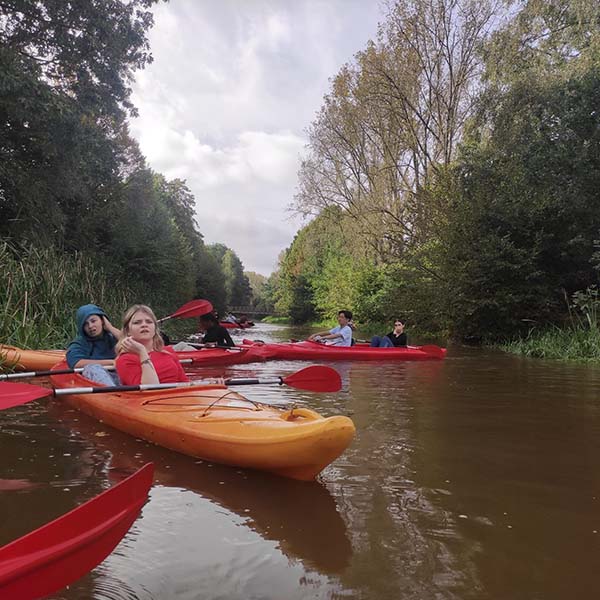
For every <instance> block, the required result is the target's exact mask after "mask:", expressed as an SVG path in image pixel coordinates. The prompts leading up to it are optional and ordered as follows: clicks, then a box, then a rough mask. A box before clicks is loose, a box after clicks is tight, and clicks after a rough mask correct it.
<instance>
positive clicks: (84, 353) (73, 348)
mask: <svg viewBox="0 0 600 600" xmlns="http://www.w3.org/2000/svg"><path fill="white" fill-rule="evenodd" d="M92 315H99V316H101V317H106V316H107V315H106V313H105V312H104V311H103V310H102V309H101V308H100V307H99V306H96V305H95V304H85V305H83V306H80V307H79V308H78V309H77V314H76V316H75V318H76V322H77V333H78V335H77V337H76V338H75V339H74V340H73V341H72V342H71V343H70V344H69V346H68V348H67V363H68V364H69V367H70V368H71V369H72V368H74V367H75V365H76V364H77V363H78V362H79V361H80V360H82V359H86V360H94V359H96V360H109V359H113V358H115V346H116V345H117V339H116V338H115V336H114V335H113V334H112V333H110V332H109V331H104V332H103V333H102V335H101V336H99V337H97V338H91V337H88V336H87V335H86V334H85V331H84V330H83V326H84V325H85V322H86V320H87V319H88V317H91V316H92Z"/></svg>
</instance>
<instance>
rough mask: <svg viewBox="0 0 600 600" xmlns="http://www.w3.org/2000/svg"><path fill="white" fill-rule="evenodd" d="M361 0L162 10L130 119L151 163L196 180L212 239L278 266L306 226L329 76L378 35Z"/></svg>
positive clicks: (372, 11)
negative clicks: (310, 169)
mask: <svg viewBox="0 0 600 600" xmlns="http://www.w3.org/2000/svg"><path fill="white" fill-rule="evenodd" d="M378 16H379V12H378V10H377V6H376V5H375V4H374V3H371V2H363V1H362V0H328V1H325V0H321V1H319V0H298V1H295V2H293V3H292V2H279V3H273V2H272V1H270V0H246V1H245V2H243V3H242V2H238V1H237V0H222V1H221V2H220V3H219V4H217V3H215V2H212V1H209V0H178V1H177V2H171V3H168V4H162V3H161V4H159V5H157V7H156V8H155V27H154V28H153V30H152V31H151V32H150V45H151V48H152V53H153V55H154V59H155V60H154V62H153V63H152V64H151V65H149V66H148V67H147V68H146V70H144V71H141V72H139V73H138V74H137V75H136V80H135V84H134V94H133V101H134V104H135V105H136V106H137V108H138V110H139V118H137V119H134V120H133V121H132V123H131V131H132V134H133V136H134V137H135V138H136V139H137V140H138V141H139V143H140V147H141V149H142V152H143V153H144V155H145V156H146V157H147V159H148V162H149V164H150V166H151V167H152V168H153V169H155V170H156V171H159V172H161V173H163V174H164V175H165V176H166V177H167V178H169V179H172V178H175V177H179V178H182V179H186V180H187V182H188V185H189V187H190V189H191V190H192V192H193V193H194V195H195V196H196V201H197V210H198V222H199V227H200V230H201V232H202V233H203V235H204V236H205V239H206V241H207V242H208V243H214V242H221V243H224V244H226V245H227V246H229V247H231V248H232V249H233V250H234V251H235V252H236V253H237V254H238V256H239V257H240V259H241V260H242V262H243V263H244V266H245V267H246V269H248V270H253V271H258V272H261V273H264V274H269V273H270V272H271V270H272V269H273V268H275V266H276V261H277V256H278V254H279V253H280V252H281V250H283V249H284V248H285V247H286V246H288V245H289V244H290V242H291V240H292V238H293V236H294V234H295V232H296V231H297V229H298V227H300V226H301V223H300V221H299V220H298V219H295V218H290V215H289V213H288V212H287V207H288V206H289V204H290V202H291V201H292V198H293V194H294V190H295V187H296V174H297V170H298V167H299V161H300V156H301V155H302V153H303V151H304V147H305V145H306V139H305V135H304V131H305V129H306V128H307V127H308V126H309V124H310V122H311V120H312V119H313V118H314V115H315V113H316V112H317V111H318V109H319V107H320V105H321V102H322V97H323V94H324V93H325V92H326V91H327V90H328V85H329V84H328V79H329V78H331V77H333V76H334V75H335V74H336V72H337V71H338V70H339V68H340V66H341V65H342V64H343V63H344V62H346V61H348V60H350V59H351V58H352V55H353V54H354V53H355V52H356V51H358V50H360V49H362V48H364V47H365V45H366V42H367V40H368V39H369V38H372V37H374V35H375V31H376V24H377V20H378Z"/></svg>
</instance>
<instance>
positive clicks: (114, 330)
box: [102, 316, 123, 339]
mask: <svg viewBox="0 0 600 600" xmlns="http://www.w3.org/2000/svg"><path fill="white" fill-rule="evenodd" d="M102 328H103V329H104V331H108V332H109V333H112V334H113V335H114V336H115V337H116V338H117V339H119V338H120V337H121V336H122V335H123V332H122V331H121V330H120V329H117V328H116V327H115V326H114V325H113V324H112V323H111V322H110V321H109V320H108V317H105V316H103V317H102Z"/></svg>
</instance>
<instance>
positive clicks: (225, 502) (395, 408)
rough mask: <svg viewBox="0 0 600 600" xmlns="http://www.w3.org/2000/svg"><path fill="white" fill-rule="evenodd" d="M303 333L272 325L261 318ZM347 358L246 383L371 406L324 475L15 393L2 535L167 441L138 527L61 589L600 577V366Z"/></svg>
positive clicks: (251, 589)
mask: <svg viewBox="0 0 600 600" xmlns="http://www.w3.org/2000/svg"><path fill="white" fill-rule="evenodd" d="M303 333H306V332H302V331H298V330H294V331H292V330H286V329H282V328H277V327H273V326H263V325H261V326H259V327H258V328H257V329H256V330H252V331H251V332H246V337H260V338H262V339H286V338H288V337H290V335H292V337H301V336H302V334H303ZM306 364H307V363H299V362H285V363H275V362H273V363H265V364H258V365H243V366H239V367H230V368H228V369H227V370H226V371H225V373H226V374H227V375H228V376H233V375H240V374H247V373H249V372H253V373H261V374H275V373H278V374H287V373H290V372H293V371H295V370H297V369H298V368H301V367H303V366H306ZM331 364H332V366H334V367H335V368H337V369H338V370H339V371H340V373H341V374H342V378H343V381H344V388H343V390H342V391H341V392H340V393H337V394H312V393H309V392H301V391H298V390H294V389H291V388H279V387H268V388H265V387H263V388H259V387H247V388H244V394H245V395H247V396H248V397H250V398H253V399H262V400H265V401H267V402H273V403H275V402H282V403H285V402H288V401H294V402H297V403H298V404H304V405H306V406H310V407H312V408H315V409H316V410H318V411H319V412H321V413H322V414H325V415H332V414H347V415H350V416H351V417H352V419H353V420H354V423H355V425H356V428H357V437H356V439H355V441H354V443H353V444H352V446H351V447H350V448H349V450H348V451H347V452H346V453H345V454H344V455H343V456H342V457H341V458H340V459H338V460H337V461H336V462H335V463H333V464H332V465H331V466H330V467H328V468H327V469H326V470H325V471H324V472H323V473H322V475H321V478H320V480H319V481H317V482H314V483H301V482H296V481H291V480H287V479H283V478H277V477H274V476H268V475H265V474H261V473H256V472H250V471H243V470H241V469H233V468H227V467H221V466H218V465H210V464H206V463H203V462H199V461H195V460H194V459H191V458H187V457H184V456H179V455H177V454H175V453H172V452H169V451H167V450H163V449H161V448H157V447H154V446H151V445H149V444H147V443H146V442H143V441H139V440H135V439H134V438H132V437H129V436H127V435H125V434H121V433H119V432H117V431H114V430H112V429H109V428H107V427H105V426H103V425H102V424H100V423H98V422H96V421H94V420H92V419H90V418H88V417H86V416H85V415H82V414H80V413H77V412H76V411H73V410H71V409H69V408H68V407H64V406H62V405H61V404H60V403H59V402H50V403H48V402H45V401H42V402H38V403H32V404H29V405H26V406H23V407H19V408H15V409H11V410H8V411H3V412H1V413H0V444H1V446H0V448H1V454H0V457H1V458H0V488H1V489H2V491H0V544H4V543H7V542H8V541H10V540H12V539H14V538H16V537H19V536H20V535H23V534H24V533H26V532H28V531H30V530H31V529H34V528H35V527H37V526H39V525H41V524H43V523H45V522H47V521H49V520H51V519H53V518H55V517H57V516H58V515H60V514H62V513H64V512H66V511H67V510H69V509H71V508H73V507H74V506H76V505H78V504H80V503H81V502H83V501H84V500H86V499H88V498H91V497H93V496H95V495H97V494H98V493H99V492H100V491H101V490H102V489H105V488H106V487H108V486H109V485H111V484H113V483H115V482H116V481H118V480H119V479H120V478H122V477H124V476H125V475H127V474H129V473H131V472H132V471H133V470H134V469H136V468H137V467H138V466H140V465H142V464H143V463H145V462H147V461H153V462H154V463H155V468H156V478H155V479H156V481H155V485H154V486H153V488H152V490H151V493H150V499H149V501H148V502H147V504H146V505H145V507H144V509H143V511H142V514H141V516H140V517H139V518H138V520H137V521H136V522H135V524H134V525H133V527H132V529H131V530H130V532H129V533H128V534H127V536H126V537H125V538H124V540H123V541H122V542H121V544H120V545H119V546H118V547H117V548H116V550H115V551H114V552H113V553H112V554H111V555H110V556H109V557H108V558H107V559H106V560H105V561H104V562H103V563H102V564H101V565H100V566H99V567H97V568H96V569H95V570H94V571H93V572H92V573H91V574H90V575H88V576H86V577H85V578H84V579H82V580H80V581H79V582H77V583H76V584H74V585H72V586H71V587H70V588H69V589H66V590H64V591H63V592H61V593H59V594H56V595H54V596H53V598H55V599H58V598H61V599H63V598H64V599H69V600H73V599H87V598H93V599H103V600H109V599H110V600H113V599H114V600H122V599H144V600H151V599H152V600H155V599H160V600H162V599H170V598H173V599H178V600H179V599H186V600H188V599H189V600H191V599H200V598H202V599H207V598H211V599H212V598H214V599H238V598H239V599H242V598H244V599H246V598H255V599H279V598H291V599H300V598H366V599H390V600H392V599H394V600H396V599H401V600H404V599H427V600H428V599H436V600H438V599H444V600H445V599H461V600H462V599H469V600H470V599H474V600H475V599H477V600H479V599H483V600H485V599H494V600H500V599H502V600H504V599H506V600H517V599H527V600H537V599H539V600H554V599H556V600H559V599H560V600H563V599H571V598H577V599H579V598H584V599H585V598H594V597H597V596H598V594H597V592H595V591H594V590H597V589H598V588H599V584H600V569H599V563H600V393H599V391H600V366H585V365H568V364H560V363H556V362H549V361H534V360H528V359H520V358H517V357H512V356H509V355H505V354H503V353H500V352H490V351H484V350H478V349H467V348H451V349H450V350H449V353H448V357H447V359H446V360H445V361H432V362H421V363H380V364H374V363H371V362H363V363H359V362H356V363H350V362H348V363H331ZM199 373H200V372H199ZM204 373H207V371H204ZM210 373H211V374H214V373H215V370H214V369H213V370H211V371H210ZM8 488H16V489H8Z"/></svg>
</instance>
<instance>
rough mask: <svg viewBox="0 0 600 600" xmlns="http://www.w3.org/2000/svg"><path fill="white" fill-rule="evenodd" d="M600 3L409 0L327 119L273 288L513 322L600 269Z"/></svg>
mask: <svg viewBox="0 0 600 600" xmlns="http://www.w3.org/2000/svg"><path fill="white" fill-rule="evenodd" d="M598 106H600V5H599V4H598V3H597V2H595V1H593V0H578V1H577V2H571V1H567V0H548V1H544V2H539V1H537V0H529V1H523V2H495V1H492V0H477V1H472V0H439V1H436V2H430V1H428V0H406V1H403V2H394V3H390V4H389V5H388V11H387V13H386V15H385V17H384V19H383V21H382V23H381V24H380V27H379V31H378V35H377V38H376V39H375V40H374V41H372V42H369V43H368V44H367V46H366V47H365V48H364V49H363V50H361V51H360V52H358V53H357V54H356V55H355V56H354V58H353V59H352V60H351V61H349V62H348V63H347V64H345V65H344V66H343V67H342V68H341V69H340V71H339V72H338V73H337V74H336V75H335V77H334V78H333V79H332V82H331V86H330V89H329V92H328V93H327V95H326V96H325V99H324V102H323V105H322V107H321V110H320V111H319V113H318V115H317V117H316V118H315V120H314V121H313V123H312V124H311V126H310V128H309V130H308V135H309V146H308V155H307V157H306V158H305V160H304V161H303V163H302V166H301V168H300V171H299V187H298V193H297V195H296V198H295V201H294V207H293V208H294V209H295V210H296V211H298V212H300V213H302V214H305V215H308V216H310V217H311V218H312V220H311V221H310V222H309V223H308V224H307V225H306V226H305V227H304V228H303V229H302V230H301V231H300V232H298V234H297V235H296V237H295V239H294V241H293V243H292V245H291V246H290V247H289V248H288V249H287V250H286V251H285V252H284V253H283V254H282V256H281V259H280V264H279V269H278V272H277V273H276V274H274V275H273V277H272V283H273V285H272V287H273V298H274V299H275V301H276V306H277V307H278V309H279V310H280V311H282V312H289V314H290V315H291V316H292V318H293V319H294V320H296V321H303V320H306V319H314V318H331V317H332V316H333V315H335V311H337V310H339V309H341V308H351V309H352V310H354V312H355V314H356V316H357V318H358V319H359V320H362V321H379V322H389V321H390V320H391V319H393V318H395V316H396V315H398V314H401V315H404V317H405V318H407V319H408V321H409V323H410V324H412V325H413V326H414V325H417V326H418V328H419V329H421V331H425V332H431V333H435V334H440V333H441V334H446V335H452V336H454V337H457V338H459V339H472V340H483V339H487V340H498V339H505V338H507V337H511V336H514V335H517V334H519V333H520V332H522V331H525V330H526V329H527V328H529V327H530V326H531V323H538V324H543V323H545V324H548V323H560V322H561V321H562V320H563V319H564V318H565V316H566V315H567V314H568V312H569V310H570V308H571V306H570V304H571V298H572V296H573V294H575V293H585V292H586V290H593V289H594V286H595V285H596V284H597V283H598V268H599V262H600V261H599V259H598V256H599V254H598V251H597V244H598V242H597V241H596V240H598V239H599V238H600V235H599V232H598V229H599V226H600V201H599V196H598V193H599V192H598V190H599V189H600V112H599V111H598Z"/></svg>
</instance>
